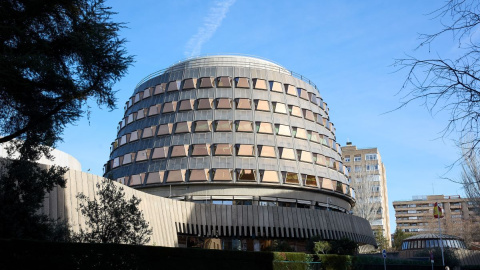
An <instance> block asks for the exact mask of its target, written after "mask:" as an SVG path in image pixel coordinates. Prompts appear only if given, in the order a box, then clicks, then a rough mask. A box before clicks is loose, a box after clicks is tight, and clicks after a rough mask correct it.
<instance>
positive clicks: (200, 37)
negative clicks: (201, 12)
mask: <svg viewBox="0 0 480 270" xmlns="http://www.w3.org/2000/svg"><path fill="white" fill-rule="evenodd" d="M235 1H236V0H226V1H215V3H214V5H213V7H211V8H210V10H209V11H208V14H207V16H206V17H205V18H204V19H203V25H202V26H200V27H199V28H198V31H197V33H196V34H195V35H193V36H192V37H191V38H190V40H188V42H187V45H186V46H185V56H186V57H192V56H197V55H199V54H200V52H201V50H202V45H203V43H205V42H207V41H208V40H209V39H210V38H211V37H212V36H213V34H214V33H215V31H216V30H217V28H218V27H219V26H220V25H221V24H222V21H223V19H224V18H225V16H226V15H227V12H228V9H229V8H230V6H231V5H233V4H234V3H235Z"/></svg>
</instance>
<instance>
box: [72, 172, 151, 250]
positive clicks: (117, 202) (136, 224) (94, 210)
mask: <svg viewBox="0 0 480 270" xmlns="http://www.w3.org/2000/svg"><path fill="white" fill-rule="evenodd" d="M96 187H97V192H96V194H97V196H95V198H94V199H93V200H88V197H87V196H86V195H84V194H83V193H80V194H78V195H77V198H78V199H79V200H80V208H79V210H80V212H81V213H82V215H83V216H84V217H85V223H86V226H87V227H88V229H83V228H81V229H80V232H79V233H76V234H74V236H73V239H74V240H76V241H79V242H89V243H115V244H134V245H142V244H146V243H147V242H148V241H150V235H151V234H152V230H151V229H150V228H149V224H148V222H147V221H145V219H144V217H143V213H142V211H140V210H139V209H138V205H139V204H140V201H141V200H140V199H138V198H137V197H135V196H132V198H130V199H129V200H126V199H125V192H124V191H123V188H122V187H121V186H119V185H117V184H115V183H114V182H113V181H111V180H108V179H105V180H104V181H102V182H101V183H97V184H96Z"/></svg>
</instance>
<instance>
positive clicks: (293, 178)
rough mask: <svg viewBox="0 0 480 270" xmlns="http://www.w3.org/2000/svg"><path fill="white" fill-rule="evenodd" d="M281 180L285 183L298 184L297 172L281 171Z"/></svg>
mask: <svg viewBox="0 0 480 270" xmlns="http://www.w3.org/2000/svg"><path fill="white" fill-rule="evenodd" d="M282 177H283V182H284V183H285V184H295V185H298V174H297V173H294V172H282Z"/></svg>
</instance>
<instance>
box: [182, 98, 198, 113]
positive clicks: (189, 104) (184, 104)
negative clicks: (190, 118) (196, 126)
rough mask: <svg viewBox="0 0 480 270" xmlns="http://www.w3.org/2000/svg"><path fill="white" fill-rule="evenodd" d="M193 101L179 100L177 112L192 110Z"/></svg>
mask: <svg viewBox="0 0 480 270" xmlns="http://www.w3.org/2000/svg"><path fill="white" fill-rule="evenodd" d="M194 102H195V101H194V100H193V99H187V100H181V101H180V106H179V108H178V110H179V111H190V110H193V103H194Z"/></svg>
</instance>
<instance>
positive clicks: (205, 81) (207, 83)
mask: <svg viewBox="0 0 480 270" xmlns="http://www.w3.org/2000/svg"><path fill="white" fill-rule="evenodd" d="M200 88H213V78H212V77H204V78H200Z"/></svg>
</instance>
